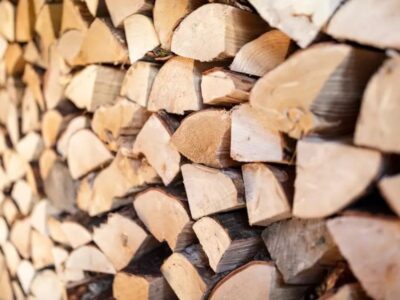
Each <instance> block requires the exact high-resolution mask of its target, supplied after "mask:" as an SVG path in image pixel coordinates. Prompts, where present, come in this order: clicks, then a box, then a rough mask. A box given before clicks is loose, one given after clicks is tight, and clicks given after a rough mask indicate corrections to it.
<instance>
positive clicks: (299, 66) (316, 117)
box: [250, 44, 383, 138]
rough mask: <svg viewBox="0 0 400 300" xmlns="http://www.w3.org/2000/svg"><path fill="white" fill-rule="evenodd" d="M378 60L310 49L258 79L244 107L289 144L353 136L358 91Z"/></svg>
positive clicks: (336, 49) (365, 53) (347, 51)
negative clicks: (269, 122)
mask: <svg viewBox="0 0 400 300" xmlns="http://www.w3.org/2000/svg"><path fill="white" fill-rule="evenodd" d="M382 59H383V57H382V55H381V53H378V52H373V51H370V50H364V49H359V48H354V47H351V46H348V45H340V44H319V45H315V46H312V47H310V48H308V49H307V50H303V51H300V52H298V53H297V54H295V55H293V56H291V57H290V58H289V59H288V60H287V61H285V62H284V63H283V64H281V65H280V66H279V67H277V68H275V69H274V70H272V71H271V72H269V73H268V74H266V75H265V76H264V77H263V78H261V79H260V80H259V81H258V82H257V83H256V85H255V86H254V88H253V89H252V92H251V95H250V103H251V105H252V106H254V107H255V108H258V109H261V110H263V111H265V112H266V113H268V114H269V115H270V117H271V118H275V119H276V120H277V122H278V124H279V128H278V129H279V130H281V131H284V132H287V133H288V134H289V135H290V136H291V137H293V138H300V137H302V136H303V135H307V134H320V135H329V136H334V135H345V134H348V133H351V132H352V131H353V130H354V125H355V121H356V117H357V114H358V111H359V106H360V99H361V96H362V93H363V90H364V87H365V86H366V84H367V81H368V79H369V77H370V75H371V74H373V73H374V71H375V70H376V69H377V68H378V66H379V65H380V63H381V62H382ZM365 61H368V64H365ZM304 70H314V71H313V72H306V73H304ZM294 83H296V84H294ZM294 95H295V97H294Z"/></svg>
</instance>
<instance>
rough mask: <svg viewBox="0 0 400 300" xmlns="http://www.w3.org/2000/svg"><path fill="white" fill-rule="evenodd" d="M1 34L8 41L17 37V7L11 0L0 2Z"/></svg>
mask: <svg viewBox="0 0 400 300" xmlns="http://www.w3.org/2000/svg"><path fill="white" fill-rule="evenodd" d="M0 20H1V21H0V34H1V35H2V36H3V37H5V38H6V39H7V40H8V41H10V42H12V41H14V39H15V23H16V21H15V7H14V5H13V4H12V3H11V2H10V1H7V0H6V1H1V2H0Z"/></svg>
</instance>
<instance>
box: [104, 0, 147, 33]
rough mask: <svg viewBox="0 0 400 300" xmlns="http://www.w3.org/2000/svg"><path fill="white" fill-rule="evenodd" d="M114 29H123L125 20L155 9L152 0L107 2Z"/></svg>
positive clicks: (112, 0)
mask: <svg viewBox="0 0 400 300" xmlns="http://www.w3.org/2000/svg"><path fill="white" fill-rule="evenodd" d="M105 2H106V5H107V8H108V11H109V12H110V16H111V20H112V22H113V25H114V27H122V25H123V23H124V20H126V19H127V18H129V16H131V15H133V14H135V13H145V12H147V11H150V10H151V9H152V8H153V1H152V0H133V1H131V0H105Z"/></svg>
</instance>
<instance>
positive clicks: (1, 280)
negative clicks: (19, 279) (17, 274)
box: [0, 254, 14, 300]
mask: <svg viewBox="0 0 400 300" xmlns="http://www.w3.org/2000/svg"><path fill="white" fill-rule="evenodd" d="M0 291H1V299H2V300H3V299H4V300H14V296H13V291H12V288H11V281H10V275H9V274H8V271H7V268H6V266H5V262H4V258H3V255H2V254H0Z"/></svg>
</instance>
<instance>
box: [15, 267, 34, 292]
mask: <svg viewBox="0 0 400 300" xmlns="http://www.w3.org/2000/svg"><path fill="white" fill-rule="evenodd" d="M35 273H36V271H35V268H34V267H33V265H32V264H31V263H30V261H29V260H23V261H21V263H20V264H19V266H18V271H17V276H18V281H19V283H20V284H21V287H22V289H23V291H24V293H25V294H26V295H28V294H29V292H30V289H31V284H32V281H33V278H34V277H35Z"/></svg>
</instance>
